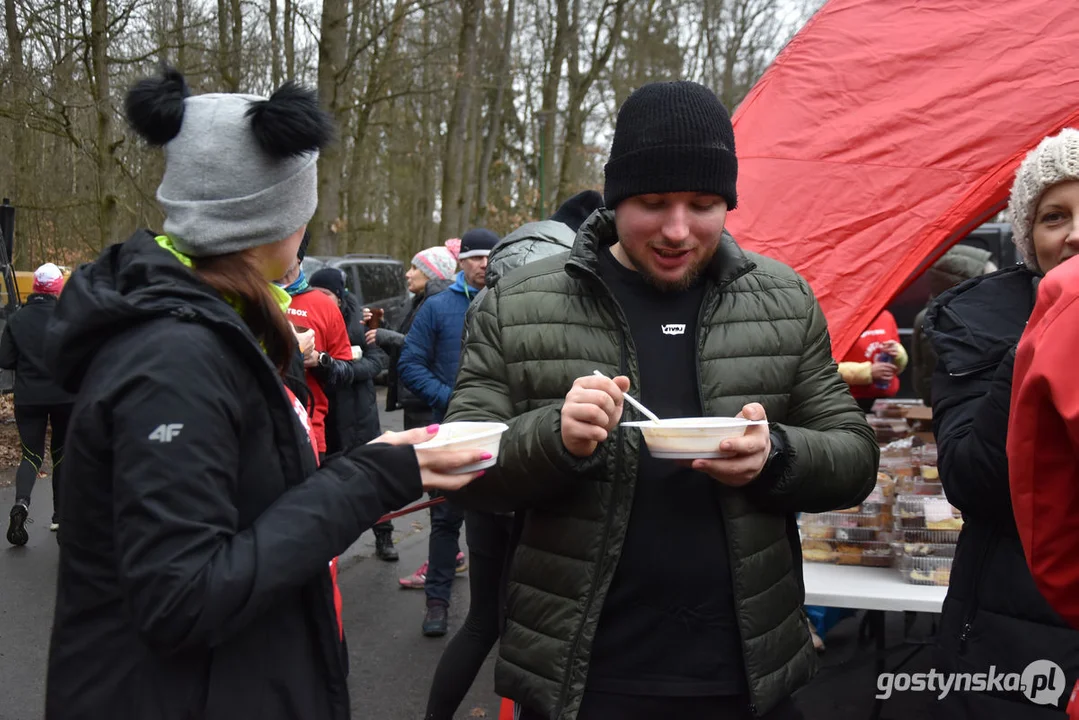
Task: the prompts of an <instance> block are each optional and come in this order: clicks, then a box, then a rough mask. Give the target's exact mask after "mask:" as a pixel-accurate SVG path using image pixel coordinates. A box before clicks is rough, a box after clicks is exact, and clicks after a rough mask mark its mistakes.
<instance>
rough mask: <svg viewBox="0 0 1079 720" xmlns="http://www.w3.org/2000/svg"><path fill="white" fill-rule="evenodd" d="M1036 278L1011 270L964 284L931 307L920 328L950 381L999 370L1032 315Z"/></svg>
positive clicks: (1017, 267)
mask: <svg viewBox="0 0 1079 720" xmlns="http://www.w3.org/2000/svg"><path fill="white" fill-rule="evenodd" d="M1036 278H1037V275H1035V274H1034V273H1033V272H1031V271H1030V270H1028V269H1027V268H1026V266H1025V265H1022V264H1019V265H1013V266H1011V267H1007V268H1004V269H1003V270H998V271H997V272H994V273H990V274H988V275H981V276H979V277H976V278H973V279H971V280H967V281H966V282H964V283H961V284H960V285H958V286H957V287H954V288H952V289H951V290H948V291H947V292H945V293H943V294H941V295H940V297H938V298H937V299H936V300H934V301H932V302H931V303H930V304H929V308H928V309H927V310H926V313H925V320H924V321H923V323H922V328H923V330H924V331H925V335H926V337H927V338H928V339H929V341H930V342H931V343H932V344H933V349H934V350H935V351H936V353H937V357H938V358H939V360H940V362H941V363H942V364H943V365H944V367H945V369H946V370H947V371H948V372H949V373H950V374H952V375H965V374H969V373H972V372H975V371H977V370H979V369H981V368H984V367H992V366H995V365H996V364H998V363H999V362H1000V360H1001V358H1002V357H1004V355H1005V354H1006V353H1007V352H1008V350H1010V349H1011V348H1012V346H1014V345H1015V343H1016V342H1018V340H1019V337H1020V336H1021V335H1022V334H1023V329H1024V328H1025V326H1026V322H1027V319H1028V318H1029V317H1030V313H1031V311H1032V310H1033V309H1034V299H1035V280H1036Z"/></svg>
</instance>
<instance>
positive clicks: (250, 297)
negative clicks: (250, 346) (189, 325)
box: [194, 252, 297, 375]
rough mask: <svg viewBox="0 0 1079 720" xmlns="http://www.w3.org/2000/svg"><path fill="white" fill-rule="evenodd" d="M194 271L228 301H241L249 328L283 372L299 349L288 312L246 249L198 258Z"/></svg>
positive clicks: (243, 315)
mask: <svg viewBox="0 0 1079 720" xmlns="http://www.w3.org/2000/svg"><path fill="white" fill-rule="evenodd" d="M194 262H195V273H196V274H197V275H198V276H199V277H200V278H201V279H202V281H203V282H205V283H206V284H207V285H209V286H210V287H212V288H213V289H214V290H217V292H219V293H221V295H222V296H223V297H225V298H228V299H229V300H237V301H239V304H240V308H242V311H241V313H240V314H241V315H242V317H243V319H244V322H245V323H247V327H248V328H250V330H251V332H252V333H253V334H254V336H255V337H256V338H257V339H258V340H259V341H260V342H261V343H262V346H263V348H264V349H265V350H266V355H267V357H269V358H270V362H272V363H273V364H274V367H276V368H277V370H278V371H279V372H280V373H281V374H282V375H284V373H285V371H286V370H287V369H288V366H289V363H290V362H291V361H292V355H293V353H294V352H296V350H297V345H296V337H295V336H294V335H293V333H292V326H291V325H289V321H288V318H286V317H285V313H283V312H281V306H280V305H278V303H277V300H276V298H274V296H273V293H271V292H270V288H269V286H268V285H267V283H266V279H265V278H263V277H262V273H261V272H260V271H259V269H258V268H257V267H255V265H254V263H252V262H251V258H250V257H249V256H248V255H247V253H245V252H234V253H229V254H227V255H217V256H214V257H203V258H195V259H194Z"/></svg>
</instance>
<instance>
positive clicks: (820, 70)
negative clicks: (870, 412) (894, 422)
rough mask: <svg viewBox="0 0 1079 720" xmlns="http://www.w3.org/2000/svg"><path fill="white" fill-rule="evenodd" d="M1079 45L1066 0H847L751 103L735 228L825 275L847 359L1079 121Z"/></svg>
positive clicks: (810, 30) (807, 32)
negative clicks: (1031, 156) (1036, 158)
mask: <svg viewBox="0 0 1079 720" xmlns="http://www.w3.org/2000/svg"><path fill="white" fill-rule="evenodd" d="M1077 47H1079V12H1077V11H1076V8H1075V7H1074V5H1072V4H1071V3H1068V2H1059V0H949V1H947V2H944V1H943V0H936V1H934V2H927V1H924V0H923V1H920V2H919V1H916V0H831V2H828V3H827V4H826V5H825V6H824V7H823V8H822V9H821V10H819V11H818V12H817V14H816V15H814V17H813V18H812V20H810V22H809V23H808V24H807V25H806V26H805V28H803V29H802V31H801V32H799V33H798V35H797V36H795V38H794V39H793V40H792V41H791V42H790V43H789V44H788V46H787V47H786V48H785V49H784V50H783V52H782V53H780V55H779V57H778V58H777V59H776V61H775V63H774V64H773V65H772V67H771V68H770V69H769V70H768V72H767V73H765V75H764V77H763V78H761V80H760V82H759V83H758V84H757V85H756V86H755V87H754V88H753V90H752V91H751V92H750V94H749V96H748V97H746V99H745V101H744V102H743V103H742V105H741V106H740V107H739V108H738V112H737V113H736V114H735V117H734V129H735V140H736V142H737V151H738V159H739V178H738V195H739V200H738V209H737V210H735V211H734V212H732V213H731V214H730V216H729V219H728V227H729V228H730V230H731V232H732V233H733V234H734V237H735V238H737V239H738V241H739V243H741V244H742V245H743V246H744V247H747V248H749V249H751V250H755V251H757V252H761V253H764V254H766V255H769V256H771V257H774V258H777V259H779V260H782V261H783V262H786V263H788V264H790V265H791V266H793V267H794V268H795V269H796V270H798V271H799V272H800V273H802V275H803V276H804V277H805V278H806V279H807V280H808V281H809V282H810V284H811V285H812V286H813V289H814V292H816V293H817V296H818V298H819V299H820V302H821V305H822V307H823V308H824V312H825V314H826V315H827V317H828V322H829V327H830V329H831V333H832V342H833V352H834V354H835V356H836V357H837V358H841V357H842V356H843V355H844V354H845V353H846V352H847V350H848V349H849V348H850V347H851V346H852V344H853V343H854V341H855V340H856V339H857V337H858V335H859V334H860V333H861V332H862V331H863V330H864V329H865V328H866V327H867V326H868V325H869V323H871V322H872V320H873V319H874V318H875V317H876V315H877V313H879V312H880V310H881V309H882V308H884V307H885V306H886V305H887V304H888V303H889V302H890V301H891V299H892V298H893V297H894V296H895V295H896V294H897V293H898V292H899V291H901V290H902V289H903V288H904V287H905V286H906V284H907V283H908V282H910V281H911V280H913V279H914V278H915V277H917V275H918V274H919V272H920V271H921V270H924V269H925V268H926V267H928V266H929V265H930V264H931V263H932V262H934V261H935V260H936V259H937V258H938V257H939V256H940V255H941V254H943V253H944V252H945V251H946V250H947V249H948V248H949V247H950V246H951V245H953V244H954V243H955V242H957V241H959V240H960V239H962V237H963V236H965V235H966V234H967V233H968V232H969V231H970V230H971V229H973V228H974V227H977V226H978V225H979V224H981V223H982V222H985V221H986V220H987V219H988V218H990V217H991V216H992V215H993V214H995V213H997V212H998V211H999V210H1001V209H1002V208H1003V207H1004V205H1005V204H1006V202H1007V197H1008V192H1009V190H1010V188H1011V181H1012V177H1013V175H1014V172H1015V168H1016V167H1017V165H1018V164H1019V162H1020V161H1021V160H1022V158H1023V156H1024V155H1025V154H1026V153H1027V152H1028V151H1029V150H1030V149H1031V148H1032V147H1034V146H1035V145H1036V144H1037V143H1038V142H1039V141H1040V140H1041V139H1042V138H1043V137H1044V136H1046V135H1051V134H1054V133H1055V132H1057V131H1059V130H1060V129H1061V128H1063V127H1068V126H1070V125H1073V124H1075V123H1077V122H1079V54H1077V53H1076V52H1075V48H1077Z"/></svg>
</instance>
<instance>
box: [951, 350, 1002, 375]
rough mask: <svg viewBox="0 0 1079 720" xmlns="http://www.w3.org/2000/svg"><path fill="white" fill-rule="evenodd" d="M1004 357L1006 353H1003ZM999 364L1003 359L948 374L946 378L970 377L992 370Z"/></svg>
mask: <svg viewBox="0 0 1079 720" xmlns="http://www.w3.org/2000/svg"><path fill="white" fill-rule="evenodd" d="M1004 357H1007V353H1005V355H1004ZM1001 362H1003V359H1001V360H994V361H990V362H984V363H981V364H980V365H975V366H974V367H972V368H965V369H963V370H956V371H955V372H950V373H948V376H949V377H953V378H963V377H968V376H970V375H976V374H978V373H980V372H985V371H986V370H992V369H993V368H994V367H997V366H998V365H1000V363H1001Z"/></svg>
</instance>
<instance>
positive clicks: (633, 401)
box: [592, 370, 659, 425]
mask: <svg viewBox="0 0 1079 720" xmlns="http://www.w3.org/2000/svg"><path fill="white" fill-rule="evenodd" d="M592 374H593V375H598V376H599V377H601V378H605V377H607V376H606V375H604V374H603V373H601V372H600V371H599V370H593V371H592ZM607 379H608V380H609V379H610V378H607ZM622 397H624V398H625V399H626V400H628V401H629V404H630V405H632V406H633V407H635V408H637V409H638V410H640V411H641V413H643V414H644V415H645V417H647V418H648V419H649V420H651V421H652V422H654V423H656V424H657V425H658V424H659V416H658V415H656V414H655V413H654V412H652V411H651V410H649V409H648V408H646V407H645V406H644V405H641V403H639V402H638V401H637V399H636V398H634V397H633V396H632V395H630V394H629V393H627V392H624V393H622Z"/></svg>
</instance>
